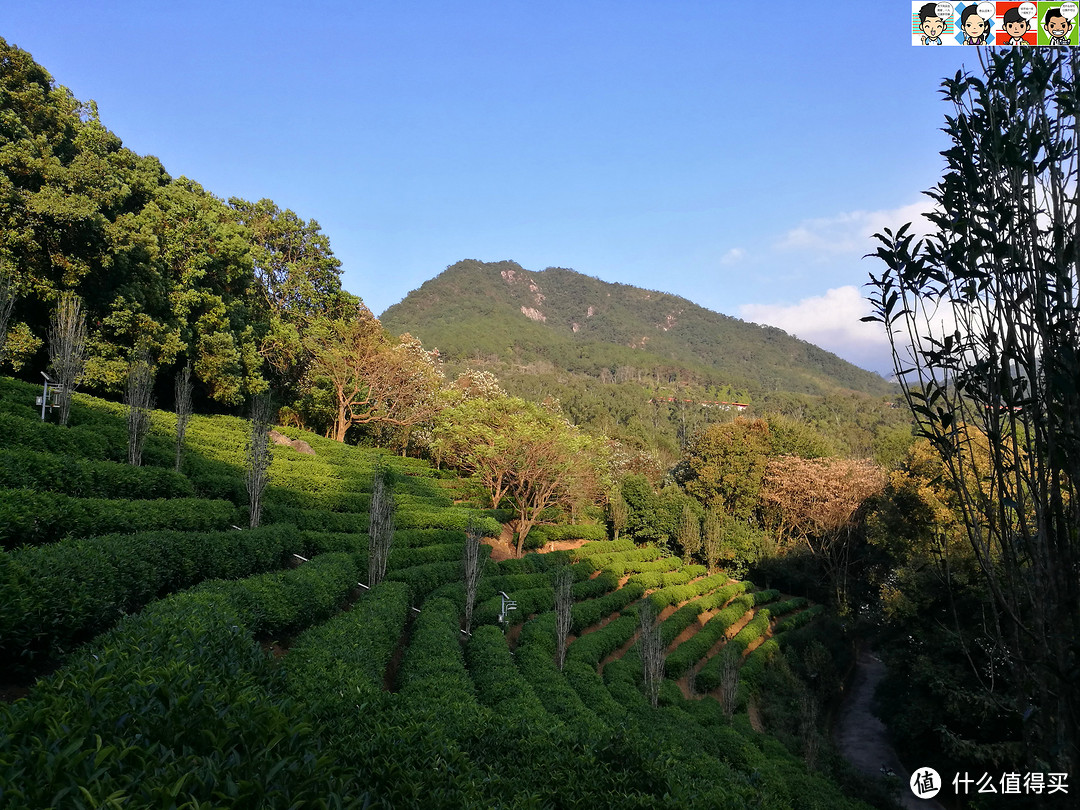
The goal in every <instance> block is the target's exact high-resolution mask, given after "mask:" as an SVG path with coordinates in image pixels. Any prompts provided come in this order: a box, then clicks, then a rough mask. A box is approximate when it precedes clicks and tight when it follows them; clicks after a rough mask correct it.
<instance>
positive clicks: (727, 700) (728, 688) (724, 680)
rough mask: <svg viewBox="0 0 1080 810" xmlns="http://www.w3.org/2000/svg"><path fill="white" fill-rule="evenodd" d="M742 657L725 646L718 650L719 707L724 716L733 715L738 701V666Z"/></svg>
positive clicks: (734, 650) (731, 648)
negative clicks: (722, 708)
mask: <svg viewBox="0 0 1080 810" xmlns="http://www.w3.org/2000/svg"><path fill="white" fill-rule="evenodd" d="M741 662H742V656H741V655H739V652H738V651H737V650H736V649H735V648H734V647H728V646H727V645H725V646H724V647H723V648H722V649H721V650H720V664H721V666H720V705H721V706H723V707H724V714H725V715H727V716H728V717H731V716H732V715H733V714H735V704H736V702H737V701H738V699H739V664H740V663H741Z"/></svg>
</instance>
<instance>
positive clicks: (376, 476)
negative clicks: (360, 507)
mask: <svg viewBox="0 0 1080 810" xmlns="http://www.w3.org/2000/svg"><path fill="white" fill-rule="evenodd" d="M388 477H389V471H388V470H387V469H386V468H385V467H384V466H382V464H380V465H379V466H377V467H376V468H375V471H374V473H373V474H372V482H371V483H372V486H371V512H370V515H369V523H368V585H369V586H370V587H372V588H374V587H375V586H376V585H378V584H379V583H380V582H382V581H383V577H385V576H386V563H387V560H389V559H390V546H391V545H392V544H393V542H394V496H393V495H392V494H391V493H390V486H389V484H388V482H387V478H388Z"/></svg>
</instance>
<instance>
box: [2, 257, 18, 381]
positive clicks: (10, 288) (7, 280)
mask: <svg viewBox="0 0 1080 810" xmlns="http://www.w3.org/2000/svg"><path fill="white" fill-rule="evenodd" d="M17 297H18V296H17V293H16V289H15V280H14V279H13V278H12V276H11V273H9V272H8V270H7V268H5V267H3V266H2V265H0V362H3V360H4V350H5V349H6V348H7V336H8V325H9V324H10V323H11V311H12V310H13V309H14V308H15V299H16V298H17Z"/></svg>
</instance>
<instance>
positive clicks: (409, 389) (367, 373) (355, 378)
mask: <svg viewBox="0 0 1080 810" xmlns="http://www.w3.org/2000/svg"><path fill="white" fill-rule="evenodd" d="M304 345H305V346H306V347H307V348H308V350H309V351H310V352H311V356H312V360H311V367H310V371H309V376H310V378H311V384H312V385H313V386H316V387H317V386H325V387H326V388H327V389H328V390H329V392H330V404H331V407H332V413H331V418H332V431H331V435H332V436H333V438H334V439H336V440H337V441H344V440H345V433H346V431H348V429H349V428H350V427H351V426H353V425H387V426H392V427H396V428H403V429H407V428H411V427H414V426H416V425H418V424H421V423H424V422H427V421H429V420H431V419H432V418H433V417H434V415H435V413H436V412H437V411H438V408H439V400H438V396H437V394H438V391H439V389H440V387H441V384H442V371H441V370H440V368H439V364H438V353H437V352H428V351H425V350H424V348H423V346H422V345H421V344H420V341H418V340H416V339H415V338H413V337H412V336H411V335H402V337H401V340H400V341H399V342H397V343H394V342H393V341H392V340H391V339H390V337H389V335H387V334H386V331H385V330H384V329H383V328H382V324H380V323H379V320H378V318H376V317H375V316H374V315H372V314H371V310H369V309H368V308H367V307H365V306H364V305H363V303H361V302H360V301H359V300H356V302H355V309H354V310H353V311H352V312H351V313H350V314H349V315H348V316H347V317H344V316H343V317H338V318H324V319H320V320H318V321H316V322H314V323H313V324H312V326H311V328H310V329H309V331H308V334H307V335H306V336H305V338H304Z"/></svg>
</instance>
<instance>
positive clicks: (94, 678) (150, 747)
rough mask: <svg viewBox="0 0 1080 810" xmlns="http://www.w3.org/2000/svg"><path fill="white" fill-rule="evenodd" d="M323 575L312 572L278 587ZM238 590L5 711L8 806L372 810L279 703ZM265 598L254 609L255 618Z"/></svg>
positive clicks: (119, 645) (99, 650)
mask: <svg viewBox="0 0 1080 810" xmlns="http://www.w3.org/2000/svg"><path fill="white" fill-rule="evenodd" d="M324 573H325V571H324V570H321V568H320V566H316V565H315V564H314V562H313V563H312V564H310V565H304V566H301V567H300V568H299V569H297V570H296V571H292V572H289V574H288V575H283V577H284V578H288V579H291V580H294V581H295V582H300V581H304V580H308V579H311V578H312V575H315V577H314V578H315V579H316V580H317V579H320V577H321V575H322V574H324ZM228 584H230V585H231V584H232V583H228ZM282 584H283V586H285V585H286V583H285V581H284V579H283V581H282ZM242 590H243V586H242V585H240V584H236V586H235V587H232V588H228V589H226V588H223V587H221V586H220V585H207V586H205V587H201V588H200V589H198V590H196V591H190V592H187V593H183V594H178V595H176V596H173V597H170V598H168V599H164V600H162V601H160V602H157V603H155V604H153V605H151V606H149V607H147V608H146V610H144V611H143V612H141V613H139V614H138V615H135V616H129V617H127V618H126V619H125V620H124V621H122V622H121V623H120V624H119V625H118V626H117V627H116V628H115V629H113V630H112V631H110V632H109V633H108V634H106V635H105V636H102V637H101V638H99V639H98V640H97V641H96V642H95V643H94V645H93V646H92V647H91V648H88V649H87V650H86V651H85V652H84V653H82V654H81V655H79V656H77V657H76V658H75V659H73V660H72V661H71V662H69V663H68V664H67V665H66V666H64V667H63V668H62V669H61V670H60V671H59V672H57V673H56V674H55V675H52V676H49V677H47V678H45V679H43V680H41V681H39V682H38V683H37V684H36V685H35V687H34V688H33V689H32V690H31V693H30V695H29V699H27V700H20V701H17V702H16V703H14V704H10V705H8V704H0V728H3V729H4V788H5V793H4V799H5V800H6V803H8V804H10V805H11V806H21V807H53V806H58V801H59V800H58V799H57V797H63V796H65V795H67V796H69V797H72V801H71V802H67V801H64V802H62V804H64V805H67V804H71V805H72V806H75V805H76V804H85V805H86V806H99V805H102V806H103V805H104V804H105V803H124V804H130V805H132V806H138V807H153V806H161V805H163V804H164V805H168V806H190V807H204V806H210V805H215V806H216V805H220V804H221V803H223V802H224V803H227V804H228V805H230V806H250V807H255V806H264V807H265V806H283V807H299V806H311V807H317V806H323V803H324V802H325V801H326V799H327V798H328V797H332V796H337V797H338V798H339V799H341V801H342V802H343V803H344V804H347V805H351V806H360V805H361V804H363V800H364V795H363V788H364V786H363V785H361V784H359V783H357V782H356V781H355V777H354V776H353V775H352V774H350V773H349V772H348V771H347V770H346V769H345V768H343V767H341V766H339V765H337V764H336V762H335V761H334V760H333V759H331V758H329V757H327V756H326V755H325V753H324V742H323V740H322V739H321V738H320V737H319V736H318V735H317V734H316V733H315V732H314V731H313V728H314V726H313V724H312V723H311V722H310V720H309V715H308V714H307V713H306V712H305V711H304V710H303V709H302V707H300V706H299V705H298V704H297V703H296V702H295V701H292V700H289V699H287V698H284V697H282V695H281V693H280V689H278V688H277V682H276V676H275V674H274V668H273V664H272V662H271V660H270V659H269V658H268V657H267V656H266V655H264V654H263V652H262V651H261V650H260V649H259V646H258V645H257V644H256V643H255V642H254V641H253V640H252V638H251V635H250V633H249V632H248V629H247V628H248V626H249V621H248V620H249V619H251V618H253V616H252V615H251V614H250V613H249V612H248V611H247V610H245V608H244V607H242V606H240V605H238V604H237V603H236V602H235V601H234V600H233V598H232V596H234V595H237V594H240V593H241V592H242ZM292 590H293V591H294V592H296V593H299V591H300V589H296V588H293V589H292ZM226 591H228V592H226ZM316 591H317V589H314V590H312V591H311V593H312V595H313V596H318V594H317V592H316ZM262 592H263V591H261V589H258V588H256V589H255V590H254V591H252V597H253V599H252V600H251V601H248V602H247V607H251V608H255V609H256V613H260V612H262V611H261V610H259V608H260V605H259V604H258V602H257V599H255V598H254V597H257V595H258V594H259V593H262ZM305 607H307V608H309V609H306V610H305ZM310 607H311V606H304V605H299V604H298V608H299V610H298V613H307V614H309V615H315V614H316V613H318V611H317V610H312V609H310ZM274 629H275V630H277V629H280V628H274ZM45 762H48V763H49V764H48V766H47V767H43V766H42V763H45ZM230 786H231V787H230ZM74 797H84V798H85V799H86V801H85V802H81V801H80V802H75V801H74ZM105 797H110V798H109V799H108V802H106V801H105Z"/></svg>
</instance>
